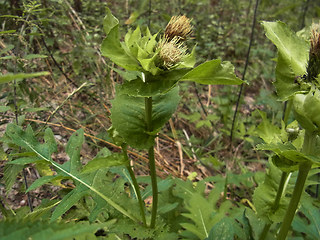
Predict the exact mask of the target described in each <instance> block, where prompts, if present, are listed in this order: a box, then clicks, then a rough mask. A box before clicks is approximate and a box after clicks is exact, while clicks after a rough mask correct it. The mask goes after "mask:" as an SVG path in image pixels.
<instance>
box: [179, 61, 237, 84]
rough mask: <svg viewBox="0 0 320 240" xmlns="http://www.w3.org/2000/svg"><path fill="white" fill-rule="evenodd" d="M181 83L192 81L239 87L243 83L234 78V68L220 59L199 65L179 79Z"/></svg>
mask: <svg viewBox="0 0 320 240" xmlns="http://www.w3.org/2000/svg"><path fill="white" fill-rule="evenodd" d="M181 81H192V82H196V83H200V84H216V85H239V84H241V83H243V81H242V80H241V79H239V78H238V77H236V76H235V74H234V67H233V65H232V64H231V63H230V62H221V60H220V59H215V60H211V61H208V62H205V63H202V64H200V65H199V66H197V67H196V68H194V69H192V70H191V71H190V72H188V73H187V74H186V75H184V76H183V77H182V78H181Z"/></svg>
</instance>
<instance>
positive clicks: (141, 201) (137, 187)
mask: <svg viewBox="0 0 320 240" xmlns="http://www.w3.org/2000/svg"><path fill="white" fill-rule="evenodd" d="M122 151H123V156H124V158H125V159H126V160H128V161H129V159H128V154H127V146H125V145H124V146H122ZM127 170H128V172H129V174H130V177H131V180H132V184H133V187H134V191H135V193H136V196H137V199H138V202H139V207H140V214H141V218H142V222H143V225H144V226H147V221H146V213H145V205H144V202H143V200H142V197H141V192H140V188H139V185H138V182H137V179H136V176H135V175H134V172H133V170H132V166H131V165H130V163H128V165H127Z"/></svg>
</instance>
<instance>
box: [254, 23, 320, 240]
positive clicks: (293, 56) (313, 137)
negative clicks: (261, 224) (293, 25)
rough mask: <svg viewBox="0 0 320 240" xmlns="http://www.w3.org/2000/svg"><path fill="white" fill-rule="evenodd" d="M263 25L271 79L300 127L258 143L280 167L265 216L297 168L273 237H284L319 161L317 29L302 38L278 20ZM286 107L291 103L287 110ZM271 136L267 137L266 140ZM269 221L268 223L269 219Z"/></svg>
mask: <svg viewBox="0 0 320 240" xmlns="http://www.w3.org/2000/svg"><path fill="white" fill-rule="evenodd" d="M263 26H264V28H265V30H266V36H267V37H268V38H269V39H270V40H271V41H272V42H273V43H274V44H275V45H276V46H277V48H278V58H277V67H276V82H274V85H275V87H276V90H277V94H278V97H279V99H280V100H286V101H288V102H289V104H288V106H292V107H293V112H294V116H295V118H296V120H297V122H298V123H299V125H300V127H301V130H300V131H298V132H297V134H295V136H294V138H293V139H292V138H290V137H287V138H286V139H284V134H283V133H282V134H281V135H280V134H279V136H275V135H274V136H272V137H271V138H273V139H272V141H269V143H268V142H267V143H266V144H262V145H260V146H259V148H260V149H262V150H271V151H273V152H274V156H273V158H272V160H273V164H274V165H275V166H277V167H278V168H279V169H280V170H281V171H283V174H282V180H281V183H280V184H279V189H278V193H277V197H276V199H275V201H274V202H273V206H272V208H271V209H272V212H270V213H269V216H274V214H275V212H276V211H278V210H279V206H280V202H281V199H282V198H284V196H283V195H284V194H283V193H284V192H285V183H286V182H287V180H286V178H287V177H288V176H289V173H291V172H294V171H298V177H297V180H296V183H295V186H294V189H293V192H292V195H291V200H290V203H289V204H288V206H287V209H286V213H285V214H284V218H283V220H282V223H281V227H280V230H279V233H278V235H277V239H279V240H284V239H285V238H286V236H287V234H288V231H289V229H290V226H291V223H292V220H293V218H294V215H295V212H296V210H297V208H298V206H299V202H300V198H301V195H302V194H303V192H304V189H305V182H306V179H307V177H308V173H309V171H310V169H311V168H313V167H318V166H319V165H320V156H319V153H318V152H317V151H316V149H317V147H319V146H318V138H319V134H320V129H319V127H320V118H319V111H320V90H319V87H320V85H319V83H320V81H319V80H320V75H319V73H320V29H319V25H317V24H314V25H313V26H312V28H311V31H310V38H309V39H305V38H303V37H301V36H298V35H296V34H295V33H293V32H292V31H291V30H290V29H289V28H288V27H287V26H286V25H285V24H284V23H282V22H263ZM290 109H291V107H289V108H288V109H287V111H290ZM286 115H288V114H286ZM286 119H287V118H286ZM285 124H286V123H284V125H285ZM292 125H294V126H296V124H295V122H293V123H292ZM270 135H272V133H271V132H270ZM298 136H299V137H298ZM271 138H270V137H269V140H270V139H271ZM276 139H277V140H276ZM296 139H297V140H296ZM299 139H301V141H300V140H299ZM300 142H301V144H300ZM278 216H279V214H278ZM273 219H275V218H273ZM270 222H271V223H272V220H271V221H270ZM270 226H271V224H267V225H266V226H265V228H264V230H263V232H262V234H261V236H260V239H265V237H266V235H267V232H268V230H269V228H270Z"/></svg>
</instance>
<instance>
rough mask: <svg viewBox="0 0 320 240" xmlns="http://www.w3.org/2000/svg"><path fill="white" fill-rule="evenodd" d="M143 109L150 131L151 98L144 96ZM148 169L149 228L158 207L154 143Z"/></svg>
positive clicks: (153, 221)
mask: <svg viewBox="0 0 320 240" xmlns="http://www.w3.org/2000/svg"><path fill="white" fill-rule="evenodd" d="M145 111H146V124H147V131H148V132H152V131H153V127H152V98H151V97H146V98H145ZM148 154H149V169H150V177H151V185H152V212H151V223H150V228H154V227H155V225H156V218H157V209H158V184H157V173H156V163H155V159H154V145H152V146H151V147H150V148H149V150H148Z"/></svg>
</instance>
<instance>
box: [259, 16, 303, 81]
mask: <svg viewBox="0 0 320 240" xmlns="http://www.w3.org/2000/svg"><path fill="white" fill-rule="evenodd" d="M262 25H263V27H264V29H265V31H266V36H267V37H268V38H269V39H270V40H271V41H272V42H273V43H274V44H275V45H276V47H277V48H278V51H279V53H280V54H281V57H282V59H283V60H284V61H285V62H286V63H287V66H290V67H291V68H292V71H293V72H294V74H295V76H301V75H303V74H304V73H305V72H306V67H307V62H308V59H309V44H308V42H307V41H306V40H305V39H303V38H300V37H298V36H297V35H296V34H295V33H294V32H292V31H291V30H290V29H289V28H288V26H287V25H286V24H284V23H283V22H280V21H277V22H266V21H264V22H262Z"/></svg>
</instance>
